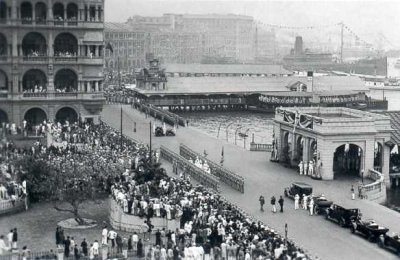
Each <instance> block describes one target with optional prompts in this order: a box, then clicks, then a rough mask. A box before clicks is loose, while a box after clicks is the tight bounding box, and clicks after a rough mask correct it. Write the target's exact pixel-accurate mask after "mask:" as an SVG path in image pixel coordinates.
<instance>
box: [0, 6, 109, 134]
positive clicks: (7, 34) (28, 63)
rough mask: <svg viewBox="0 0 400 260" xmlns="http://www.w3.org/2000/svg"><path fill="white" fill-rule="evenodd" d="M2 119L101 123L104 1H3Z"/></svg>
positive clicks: (0, 50) (0, 51)
mask: <svg viewBox="0 0 400 260" xmlns="http://www.w3.org/2000/svg"><path fill="white" fill-rule="evenodd" d="M0 10H1V11H0V15H1V16H0V29H1V33H0V88H1V89H0V119H1V121H8V122H14V123H16V124H17V125H22V122H23V121H24V120H26V121H27V123H28V125H32V126H33V125H37V124H39V123H41V122H43V121H44V120H46V119H47V120H52V121H55V120H61V121H63V120H66V119H68V120H70V121H75V120H78V119H81V120H87V121H92V122H94V123H96V122H98V119H99V115H100V112H101V110H102V106H103V104H104V101H105V99H104V96H103V94H102V89H103V72H102V69H103V51H104V40H103V29H104V22H103V21H104V0H83V1H76V0H71V1H63V2H60V1H55V0H54V1H53V0H47V1H33V0H29V1H28V0H1V1H0Z"/></svg>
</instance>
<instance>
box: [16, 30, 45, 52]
mask: <svg viewBox="0 0 400 260" xmlns="http://www.w3.org/2000/svg"><path fill="white" fill-rule="evenodd" d="M22 52H23V55H24V56H32V57H36V56H46V53H47V44H46V39H45V38H44V36H43V35H42V34H40V33H38V32H30V33H28V34H27V35H25V37H24V39H23V40H22Z"/></svg>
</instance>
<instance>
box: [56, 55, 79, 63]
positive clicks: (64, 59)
mask: <svg viewBox="0 0 400 260" xmlns="http://www.w3.org/2000/svg"><path fill="white" fill-rule="evenodd" d="M54 59H55V61H66V62H67V61H75V62H76V61H78V56H70V57H63V56H56V57H55V58H54Z"/></svg>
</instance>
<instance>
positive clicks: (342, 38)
mask: <svg viewBox="0 0 400 260" xmlns="http://www.w3.org/2000/svg"><path fill="white" fill-rule="evenodd" d="M340 25H341V27H340V28H341V29H340V63H343V44H344V37H343V33H344V31H343V30H344V23H343V22H341V23H340Z"/></svg>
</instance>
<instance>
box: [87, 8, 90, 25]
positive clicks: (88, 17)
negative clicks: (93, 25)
mask: <svg viewBox="0 0 400 260" xmlns="http://www.w3.org/2000/svg"><path fill="white" fill-rule="evenodd" d="M86 17H87V20H88V21H90V6H87V8H86Z"/></svg>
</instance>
